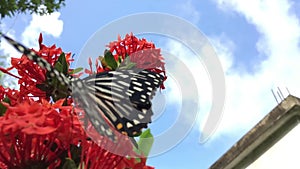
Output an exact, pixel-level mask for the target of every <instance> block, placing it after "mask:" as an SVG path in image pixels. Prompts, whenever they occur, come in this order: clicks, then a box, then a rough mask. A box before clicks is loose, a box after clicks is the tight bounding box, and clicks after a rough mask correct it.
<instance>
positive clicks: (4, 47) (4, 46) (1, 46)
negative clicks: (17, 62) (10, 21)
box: [0, 24, 20, 57]
mask: <svg viewBox="0 0 300 169" xmlns="http://www.w3.org/2000/svg"><path fill="white" fill-rule="evenodd" d="M4 27H5V25H4V24H2V25H1V30H3V29H5V28H4ZM7 36H9V37H11V38H15V32H14V31H10V32H8V33H7ZM0 50H1V51H2V53H3V55H4V56H13V57H17V56H19V55H20V53H19V52H17V51H16V49H15V48H13V47H12V46H11V45H10V44H9V43H8V42H6V41H5V40H4V39H1V43H0Z"/></svg>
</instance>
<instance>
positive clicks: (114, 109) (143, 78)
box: [83, 70, 163, 137]
mask: <svg viewBox="0 0 300 169" xmlns="http://www.w3.org/2000/svg"><path fill="white" fill-rule="evenodd" d="M162 81H163V76H162V75H160V74H157V73H153V72H151V71H148V70H118V71H109V72H103V73H100V74H97V75H95V76H89V77H87V78H85V79H83V82H84V85H85V89H86V90H87V91H86V92H88V93H90V97H93V99H90V100H93V101H97V105H98V107H99V109H101V111H102V112H103V114H104V115H105V117H107V118H108V119H109V121H110V122H111V123H112V124H113V126H115V128H116V129H117V130H118V131H119V132H121V133H122V134H125V135H128V136H131V137H133V136H136V135H138V134H139V133H140V132H141V130H142V128H147V124H148V123H150V122H151V116H152V115H153V112H152V109H151V99H152V98H153V96H154V95H155V91H156V90H157V88H159V86H160V85H161V83H162ZM89 116H90V120H91V121H92V123H98V119H97V118H98V117H99V115H95V114H93V115H92V114H89ZM94 126H96V125H94Z"/></svg>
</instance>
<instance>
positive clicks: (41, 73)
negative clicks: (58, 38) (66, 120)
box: [2, 34, 73, 98]
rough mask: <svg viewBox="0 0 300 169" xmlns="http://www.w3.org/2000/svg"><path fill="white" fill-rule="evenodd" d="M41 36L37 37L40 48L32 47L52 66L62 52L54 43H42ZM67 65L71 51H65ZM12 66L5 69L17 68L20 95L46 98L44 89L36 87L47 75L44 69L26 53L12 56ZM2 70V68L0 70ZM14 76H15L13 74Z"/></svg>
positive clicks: (43, 81)
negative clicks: (19, 56)
mask: <svg viewBox="0 0 300 169" xmlns="http://www.w3.org/2000/svg"><path fill="white" fill-rule="evenodd" d="M42 42H43V37H42V34H40V37H39V46H40V49H39V50H38V51H36V50H34V49H32V50H33V51H34V52H35V53H36V54H37V55H38V56H40V57H42V58H44V59H46V60H47V62H49V63H50V64H51V65H52V66H53V65H54V64H55V63H56V61H57V60H58V58H59V56H60V55H61V54H62V53H63V52H62V49H61V48H56V46H55V45H52V46H50V47H47V46H45V45H44V44H42ZM65 57H66V60H67V63H68V65H69V64H70V62H71V61H73V60H72V58H71V53H67V54H66V55H65ZM11 65H12V67H10V68H8V69H6V71H9V70H11V69H13V68H15V69H17V71H18V74H19V77H18V78H19V82H18V83H19V85H20V93H21V94H22V96H28V95H31V96H35V97H41V98H46V96H47V94H46V92H45V91H42V90H41V89H40V88H38V87H37V85H39V84H43V83H45V81H46V79H47V76H46V72H47V71H46V70H45V69H43V68H41V67H40V66H39V65H38V64H37V63H35V62H33V61H31V60H29V59H28V57H27V56H26V55H22V56H21V58H12V59H11ZM2 71H3V70H2ZM15 77H16V76H15Z"/></svg>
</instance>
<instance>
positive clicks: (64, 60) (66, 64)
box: [57, 53, 69, 74]
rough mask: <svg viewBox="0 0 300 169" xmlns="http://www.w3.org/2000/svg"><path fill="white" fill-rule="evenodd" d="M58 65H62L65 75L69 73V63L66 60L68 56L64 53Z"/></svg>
mask: <svg viewBox="0 0 300 169" xmlns="http://www.w3.org/2000/svg"><path fill="white" fill-rule="evenodd" d="M57 63H60V64H61V65H62V68H61V72H62V73H64V74H67V73H68V70H69V65H68V63H67V60H66V55H65V53H62V54H61V55H60V56H59V58H58V60H57Z"/></svg>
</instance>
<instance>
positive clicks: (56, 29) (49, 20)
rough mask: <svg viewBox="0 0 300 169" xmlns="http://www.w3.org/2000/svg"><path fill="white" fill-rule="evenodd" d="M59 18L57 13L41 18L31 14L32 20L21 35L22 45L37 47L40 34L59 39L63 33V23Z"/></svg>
mask: <svg viewBox="0 0 300 169" xmlns="http://www.w3.org/2000/svg"><path fill="white" fill-rule="evenodd" d="M59 16H60V13H59V12H53V13H52V14H50V15H43V16H40V15H36V14H33V15H32V20H31V21H30V23H29V25H28V26H27V27H26V28H25V30H24V32H23V34H22V38H23V40H22V41H23V43H24V45H27V46H30V47H37V46H38V43H37V39H38V37H39V34H40V33H43V34H48V35H52V36H54V37H56V38H57V37H59V36H60V35H61V33H62V31H63V21H62V20H61V19H59Z"/></svg>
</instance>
